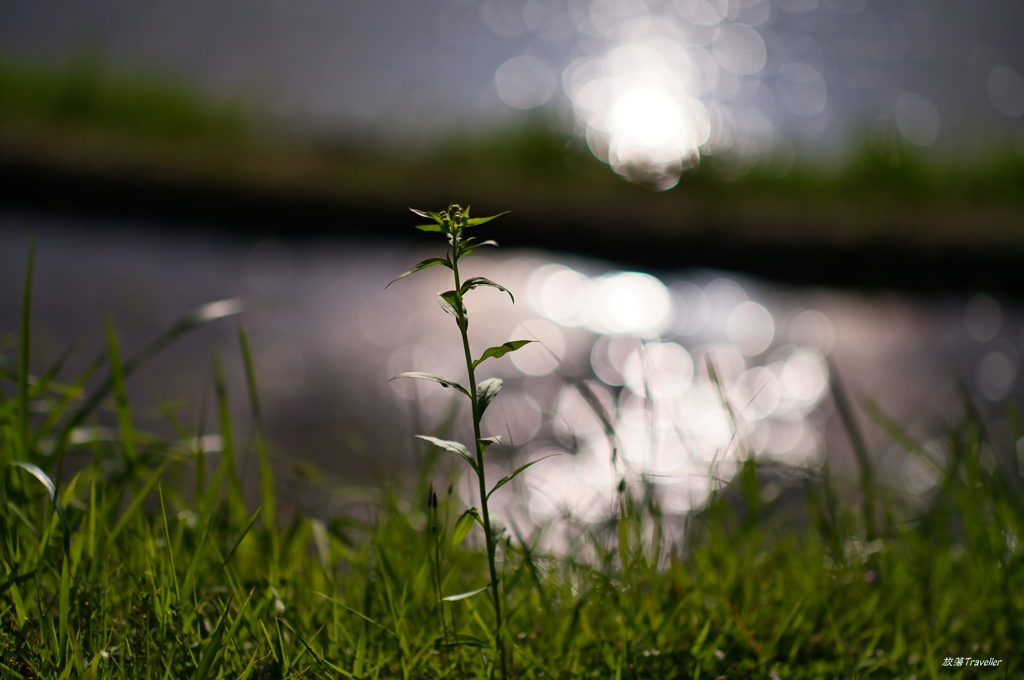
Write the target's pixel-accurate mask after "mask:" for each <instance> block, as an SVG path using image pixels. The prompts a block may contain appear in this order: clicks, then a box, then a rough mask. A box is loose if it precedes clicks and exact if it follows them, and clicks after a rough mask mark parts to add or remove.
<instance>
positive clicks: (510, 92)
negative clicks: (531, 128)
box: [494, 54, 556, 109]
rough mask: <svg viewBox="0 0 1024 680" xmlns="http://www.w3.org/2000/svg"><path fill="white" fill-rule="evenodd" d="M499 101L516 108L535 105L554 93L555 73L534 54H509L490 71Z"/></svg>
mask: <svg viewBox="0 0 1024 680" xmlns="http://www.w3.org/2000/svg"><path fill="white" fill-rule="evenodd" d="M494 84H495V85H496V86H497V88H498V96H499V97H501V101H503V102H505V103H506V104H508V105H509V106H511V107H513V108H516V109H535V108H537V107H538V106H541V105H542V104H544V103H545V102H547V100H549V99H551V95H553V94H554V93H555V84H556V82H555V74H554V73H553V72H552V71H551V68H550V67H549V66H548V65H547V64H546V63H544V62H543V61H542V60H540V59H538V58H537V57H533V56H530V55H528V54H524V55H522V56H519V57H512V58H511V59H509V60H508V61H506V62H505V63H504V64H502V65H501V66H499V67H498V71H497V72H496V73H495V74H494Z"/></svg>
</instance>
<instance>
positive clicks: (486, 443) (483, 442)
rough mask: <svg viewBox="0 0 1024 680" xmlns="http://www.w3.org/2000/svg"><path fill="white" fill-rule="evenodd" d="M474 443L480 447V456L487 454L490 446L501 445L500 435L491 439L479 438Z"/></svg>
mask: <svg viewBox="0 0 1024 680" xmlns="http://www.w3.org/2000/svg"><path fill="white" fill-rule="evenodd" d="M476 443H477V444H479V446H480V453H481V454H483V453H487V449H489V448H490V446H491V444H500V443H501V435H500V434H498V435H495V436H493V437H481V438H480V439H477V440H476Z"/></svg>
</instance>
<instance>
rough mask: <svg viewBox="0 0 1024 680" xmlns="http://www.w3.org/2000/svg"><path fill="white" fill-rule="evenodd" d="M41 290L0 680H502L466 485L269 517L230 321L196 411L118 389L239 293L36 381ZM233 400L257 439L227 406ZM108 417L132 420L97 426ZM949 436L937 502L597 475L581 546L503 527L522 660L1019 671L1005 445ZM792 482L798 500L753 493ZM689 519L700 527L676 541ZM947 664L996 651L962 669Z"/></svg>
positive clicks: (403, 485)
mask: <svg viewBox="0 0 1024 680" xmlns="http://www.w3.org/2000/svg"><path fill="white" fill-rule="evenodd" d="M30 300H31V297H30V290H29V289H28V286H26V291H25V313H24V317H23V321H22V324H21V328H22V330H21V333H20V336H19V337H20V342H19V346H20V351H19V353H18V356H17V358H14V357H13V356H4V361H3V363H2V372H0V484H2V486H0V491H2V496H0V664H2V665H0V677H3V678H5V679H6V678H199V679H205V678H249V679H251V680H257V679H261V680H270V679H271V678H339V677H346V678H348V677H357V678H485V677H494V675H495V673H496V663H495V662H496V654H495V643H494V633H495V630H494V607H493V605H492V601H491V599H490V598H488V597H487V594H486V593H483V594H473V595H469V596H467V597H463V598H452V597H451V596H452V595H457V594H464V593H472V592H473V591H477V590H479V589H481V586H485V585H486V584H488V583H489V574H488V572H489V564H488V555H487V554H486V552H485V550H484V549H482V548H481V547H479V545H480V541H479V538H480V536H479V534H480V530H479V529H473V530H472V531H473V532H476V534H473V533H471V534H470V536H471V537H473V536H476V538H474V539H473V540H471V541H468V542H464V543H462V544H461V545H458V546H453V545H452V540H451V536H452V532H453V531H454V523H455V518H456V517H458V516H459V514H460V513H462V512H463V510H464V508H463V507H461V506H460V504H459V503H458V501H457V500H456V498H457V497H456V496H455V495H453V494H452V493H451V491H450V488H451V487H450V486H449V487H447V488H448V491H447V492H445V491H444V487H443V486H442V487H438V488H440V489H442V490H441V492H440V494H439V495H434V493H433V491H432V487H431V486H430V484H431V480H437V481H439V482H440V481H441V480H445V479H448V480H454V478H455V475H456V474H457V473H456V467H455V464H454V463H451V465H450V466H449V465H448V461H447V460H446V459H445V458H442V457H440V456H439V455H438V453H439V452H438V451H436V450H434V451H431V452H430V453H429V454H428V455H427V456H426V458H425V459H424V460H423V462H422V466H421V468H420V469H419V470H417V471H416V472H417V474H415V475H410V476H409V478H404V477H400V478H396V479H393V480H390V483H389V484H387V485H385V486H384V487H382V489H379V490H377V492H376V500H375V501H374V502H372V503H369V504H368V505H367V506H366V507H365V508H364V510H365V512H363V513H359V514H358V515H353V516H348V517H331V518H327V519H317V518H313V517H309V516H305V515H303V514H301V513H299V514H295V515H293V516H287V515H286V514H283V513H282V514H280V515H277V516H276V517H275V514H276V513H275V512H274V511H273V509H272V508H273V507H274V498H273V493H274V491H273V484H272V479H273V477H272V475H273V474H274V471H273V470H272V467H271V465H272V462H273V461H272V460H271V453H272V447H271V446H270V444H269V443H267V442H266V441H265V440H264V438H263V435H262V430H261V427H260V420H259V416H260V412H259V407H258V402H257V398H256V395H257V394H258V386H257V385H256V384H255V374H254V372H253V371H252V366H251V362H249V361H248V356H249V351H248V340H247V339H246V336H245V333H244V330H243V328H242V326H241V324H239V342H240V343H241V344H242V347H243V352H242V355H243V357H245V363H246V366H245V367H244V368H245V369H246V371H245V372H246V375H247V376H248V384H249V394H248V395H241V394H235V393H229V391H228V388H227V386H226V385H225V383H224V380H223V374H224V371H223V367H222V365H221V361H220V359H219V358H218V356H219V355H217V356H215V358H214V361H213V362H212V366H213V368H212V369H211V374H212V376H213V381H214V382H215V384H216V390H215V392H216V408H214V409H212V411H213V412H214V413H215V415H214V416H213V417H211V418H210V419H209V423H206V424H205V425H204V422H203V421H202V419H200V422H194V423H178V422H176V421H172V422H171V423H170V425H171V428H172V430H173V431H174V432H176V433H177V434H176V435H175V436H173V437H158V436H157V435H155V434H153V433H151V432H148V431H146V430H145V429H143V428H141V427H140V426H139V422H138V419H137V418H136V415H135V413H134V412H133V406H132V402H131V400H130V398H129V394H128V391H127V389H126V387H125V382H124V381H125V380H126V379H127V378H128V377H129V376H130V375H131V374H133V373H134V372H136V371H137V370H140V369H141V368H143V364H144V362H145V360H146V359H148V358H149V357H151V356H153V355H154V354H156V353H157V352H159V351H160V350H161V349H162V348H164V347H165V346H167V345H168V344H169V343H170V342H172V341H173V340H175V339H176V338H178V337H180V336H181V335H183V334H185V333H187V332H189V331H190V330H192V329H193V328H195V327H197V326H198V325H200V324H203V323H211V322H212V323H231V321H230V320H227V319H225V318H224V317H231V316H234V315H235V314H237V313H238V312H239V311H241V309H242V306H241V305H240V304H239V303H237V302H234V301H229V302H225V303H216V304H215V305H212V306H207V307H205V308H202V309H200V310H198V311H197V312H196V313H193V314H191V315H189V316H187V317H185V318H184V319H183V320H182V321H181V322H180V323H179V324H177V325H175V326H174V327H172V328H171V329H170V330H168V332H167V333H165V334H164V335H162V336H160V337H159V338H157V339H156V340H154V341H153V342H152V343H151V344H150V345H148V346H146V347H145V348H143V349H142V350H140V351H139V352H138V353H137V354H134V355H132V356H129V357H127V358H124V357H123V356H122V352H121V349H120V347H119V345H118V342H117V334H116V331H115V330H114V329H113V328H111V329H110V332H109V334H108V338H107V350H106V351H105V352H103V353H102V354H101V355H100V356H98V357H97V358H96V359H95V360H94V361H93V362H92V363H91V364H90V365H89V368H88V369H87V370H86V371H85V372H84V373H83V374H81V375H75V376H67V375H65V370H64V369H63V368H62V364H61V362H58V364H56V365H54V366H49V367H38V368H39V370H38V371H30V370H29V368H30V367H32V368H33V369H36V368H37V367H36V364H35V363H34V362H33V360H32V356H31V354H30V352H29V348H30V347H31V339H30V337H29V333H28V328H29V320H30ZM834 389H835V390H836V394H837V395H842V391H841V390H840V389H839V387H838V385H836V386H834ZM239 399H247V400H248V401H249V402H250V403H251V405H252V408H253V413H254V416H255V422H256V428H255V430H254V431H252V432H239V431H235V429H234V426H233V424H232V422H231V418H230V413H231V409H230V403H231V401H232V400H239ZM211 406H214V405H213V404H211ZM837 406H838V407H839V410H840V411H844V412H845V410H846V409H847V408H849V409H850V412H851V413H852V411H853V410H854V409H857V408H858V406H857V405H855V404H854V405H849V406H847V405H846V402H845V401H841V402H839V403H838V404H837ZM866 407H867V409H868V412H869V414H870V415H871V417H872V419H873V421H874V422H875V424H876V426H877V427H880V428H882V429H883V430H884V431H885V432H887V433H888V434H889V436H890V437H891V438H892V439H893V440H894V441H895V442H896V443H897V444H899V445H901V446H903V447H904V448H905V449H907V450H908V451H909V452H910V453H911V454H912V455H922V456H924V454H923V452H922V451H921V449H920V448H919V447H918V446H917V445H916V444H915V443H914V442H913V441H911V440H910V439H909V438H908V437H907V436H906V434H904V433H903V432H902V431H901V430H900V429H899V427H898V426H897V425H896V424H894V423H892V422H890V421H888V420H887V419H886V418H885V416H884V415H883V414H881V413H880V412H878V411H877V409H876V408H874V407H873V406H872V405H871V404H870V403H868V404H867V405H866ZM1011 415H1012V413H1011ZM1011 421H1012V422H1016V420H1015V419H1014V418H1011ZM854 422H855V421H854V420H853V419H852V418H850V419H849V420H848V423H849V425H850V430H851V434H853V436H854V438H855V439H858V440H859V439H861V437H859V435H858V434H857V432H858V431H857V429H856V425H855V424H854ZM97 423H102V424H104V425H106V426H108V427H112V428H114V429H115V430H116V432H117V435H116V437H113V438H112V439H111V438H109V437H102V436H95V437H90V436H89V433H90V432H95V431H94V430H90V429H89V428H91V427H92V426H94V425H96V424H97ZM213 423H216V426H213V425H212V424H213ZM1015 427H1016V426H1015ZM444 430H445V428H444V427H442V428H441V431H437V432H435V434H437V435H438V436H439V437H445V436H446V435H447V432H446V431H444ZM197 433H207V434H213V433H215V434H219V435H220V436H221V438H222V446H221V447H220V449H221V450H220V451H202V450H200V449H198V448H197V443H196V442H197V439H196V434H197ZM411 435H412V433H410V437H411ZM1019 437H1020V433H1019V431H1016V430H1015V431H1014V434H1013V438H1014V441H1016V440H1017V439H1018V438H1019ZM200 441H202V440H200ZM944 441H945V442H946V454H947V455H946V458H945V462H944V464H943V465H941V466H940V467H939V469H937V470H936V476H937V478H938V480H939V486H938V491H937V492H936V493H935V494H934V495H933V496H931V497H930V498H929V500H928V502H927V503H925V504H924V505H923V506H919V505H915V503H914V502H912V501H911V500H910V499H908V498H906V497H904V496H903V495H901V494H900V493H899V492H898V491H895V490H893V489H891V488H887V486H886V484H885V481H886V480H884V479H879V478H878V477H877V476H876V475H872V474H870V470H862V473H864V474H862V475H861V476H860V477H857V478H856V479H854V480H844V479H838V478H833V477H832V476H831V475H830V474H829V472H828V468H827V467H826V468H823V469H822V470H820V471H810V470H802V469H791V468H781V467H773V466H769V465H765V464H760V463H756V462H754V461H750V462H748V463H747V464H746V465H745V466H744V467H743V469H742V471H741V473H740V474H739V475H737V477H736V480H735V481H734V483H733V484H731V485H730V486H729V487H727V488H725V489H723V490H722V491H720V492H718V493H716V494H715V495H713V496H712V498H711V500H710V501H709V503H708V505H707V506H706V507H705V508H704V509H703V510H701V511H700V512H698V513H696V514H694V515H692V516H690V517H687V518H678V517H676V518H670V517H666V516H664V515H663V514H662V512H661V510H660V508H659V507H658V505H657V503H656V502H655V500H654V498H653V497H652V496H651V494H649V493H645V492H644V491H642V490H641V491H630V490H628V488H627V489H624V490H622V491H616V490H615V489H609V490H608V493H609V496H610V497H613V498H614V499H615V507H616V508H617V510H616V512H615V514H614V516H612V517H609V518H608V519H607V521H605V522H601V523H598V524H592V525H585V524H582V523H580V522H570V523H569V524H570V527H571V529H570V531H572V532H575V533H574V535H575V537H576V538H575V540H573V541H572V542H571V543H570V545H571V546H572V548H571V550H569V551H568V553H567V554H558V555H556V554H546V553H545V552H544V551H542V550H541V549H540V548H538V547H537V538H538V537H539V535H540V533H541V531H542V529H537V528H528V527H516V526H513V527H511V528H510V531H506V532H504V533H501V532H499V533H498V535H497V536H496V539H495V542H496V553H497V554H496V560H497V568H498V577H499V581H500V585H501V593H502V597H503V598H504V605H505V611H504V615H505V617H506V618H505V624H504V628H503V639H504V640H505V642H506V644H507V645H508V654H509V660H508V664H509V677H516V678H595V677H599V678H626V679H633V678H666V679H667V678H691V677H693V678H697V677H699V678H712V679H714V678H720V677H722V676H724V677H726V678H747V677H750V678H767V677H776V676H777V677H781V678H855V677H867V676H869V675H870V676H872V677H880V678H897V677H898V678H909V677H917V678H938V677H943V678H945V677H989V676H990V675H991V676H992V677H1021V675H1022V661H1021V657H1020V654H1019V642H1020V640H1024V570H1022V566H1024V556H1022V551H1021V546H1020V537H1021V536H1024V533H1022V532H1024V493H1022V491H1024V489H1022V486H1024V484H1022V479H1021V475H1020V472H1019V468H1018V463H1017V459H1016V456H1015V454H1014V452H1013V450H1012V447H1011V448H1007V443H1006V442H999V441H993V440H992V439H991V438H990V437H989V436H988V434H987V431H986V429H985V427H984V426H983V424H982V423H981V422H980V420H979V418H978V417H977V416H976V415H975V414H974V413H973V412H972V411H971V410H970V408H969V406H968V402H966V401H965V410H964V415H963V418H962V419H961V420H960V421H959V422H957V423H955V424H952V425H951V426H950V427H949V429H948V432H947V436H946V438H945V440H944ZM246 456H255V457H256V458H257V460H258V462H259V476H260V479H261V482H262V483H261V484H260V486H259V489H250V492H253V493H255V494H256V497H259V498H260V499H261V500H260V502H259V505H260V507H259V508H257V507H255V506H254V505H252V504H251V503H250V504H248V505H247V504H246V502H245V500H244V495H243V493H242V492H243V489H242V488H241V483H240V481H239V472H238V470H239V468H240V467H241V463H242V460H243V458H244V457H246ZM868 460H869V459H868V458H864V459H863V462H864V464H866V465H869V464H870V463H869V462H868ZM928 460H933V459H932V458H928ZM538 469H539V470H542V469H543V468H542V467H538ZM279 471H280V468H279ZM51 479H53V480H55V481H56V483H57V491H56V493H54V490H53V488H52V482H50V480H51ZM780 480H784V481H786V482H787V483H788V484H789V485H790V486H791V487H792V488H791V490H790V492H787V493H784V494H782V495H781V496H779V497H778V498H777V499H776V500H772V501H768V500H764V499H765V498H767V497H768V496H767V495H766V485H768V484H769V483H770V482H771V483H774V484H778V483H779V481H780ZM864 498H869V499H873V500H871V501H870V502H869V503H865V502H864ZM275 520H276V521H275ZM683 523H685V525H686V526H687V539H686V541H685V544H681V545H671V544H666V542H665V541H663V540H661V538H660V537H661V536H663V535H664V534H665V533H666V532H667V530H668V528H669V526H670V525H673V526H678V525H680V524H683ZM442 598H449V599H448V600H446V601H445V600H442ZM441 603H443V606H441ZM946 657H954V658H955V657H973V658H977V659H989V658H994V659H1000V660H1002V666H1001V667H1000V668H998V669H995V670H993V669H988V668H982V669H974V668H971V669H966V668H963V667H961V668H954V669H949V668H944V667H943V666H942V664H943V661H944V659H945V658H946Z"/></svg>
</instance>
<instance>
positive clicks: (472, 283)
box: [461, 276, 516, 304]
mask: <svg viewBox="0 0 1024 680" xmlns="http://www.w3.org/2000/svg"><path fill="white" fill-rule="evenodd" d="M480 286H488V287H490V288H497V289H498V290H500V291H502V292H505V293H508V296H509V297H510V298H512V304H515V302H516V299H515V298H514V297H512V292H511V291H510V290H509V289H508V288H506V287H505V286H502V285H500V284H497V283H495V282H494V281H491V280H490V279H486V278H484V277H482V276H474V277H473V278H471V279H466V282H465V283H463V284H462V290H461V293H462V294H463V295H465V294H466V293H468V292H469V291H471V290H473V289H474V288H478V287H480Z"/></svg>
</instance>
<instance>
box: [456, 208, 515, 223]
mask: <svg viewBox="0 0 1024 680" xmlns="http://www.w3.org/2000/svg"><path fill="white" fill-rule="evenodd" d="M508 212H509V211H508V210H506V211H505V212H500V213H498V214H497V215H491V216H490V217H474V218H472V219H469V220H466V226H467V227H475V226H478V225H481V224H484V223H486V222H490V221H491V220H493V219H494V218H496V217H501V216H502V215H507V214H508Z"/></svg>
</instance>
